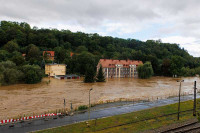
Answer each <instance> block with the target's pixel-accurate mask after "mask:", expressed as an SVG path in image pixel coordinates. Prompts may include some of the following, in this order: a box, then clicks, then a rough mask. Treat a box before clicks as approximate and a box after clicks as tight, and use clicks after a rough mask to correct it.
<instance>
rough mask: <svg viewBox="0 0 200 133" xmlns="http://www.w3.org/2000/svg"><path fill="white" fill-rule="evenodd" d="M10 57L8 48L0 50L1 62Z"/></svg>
mask: <svg viewBox="0 0 200 133" xmlns="http://www.w3.org/2000/svg"><path fill="white" fill-rule="evenodd" d="M9 57H10V53H9V52H8V51H6V50H0V62H1V61H6V60H8V58H9Z"/></svg>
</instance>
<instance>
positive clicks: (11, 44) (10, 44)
mask: <svg viewBox="0 0 200 133" xmlns="http://www.w3.org/2000/svg"><path fill="white" fill-rule="evenodd" d="M4 49H5V50H7V51H8V52H10V53H12V52H14V51H18V50H19V46H18V44H17V43H16V42H15V41H9V42H8V43H6V44H5V45H4Z"/></svg>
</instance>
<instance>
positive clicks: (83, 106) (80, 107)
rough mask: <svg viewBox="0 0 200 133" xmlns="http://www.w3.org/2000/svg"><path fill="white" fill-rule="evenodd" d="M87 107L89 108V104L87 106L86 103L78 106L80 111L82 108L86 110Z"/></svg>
mask: <svg viewBox="0 0 200 133" xmlns="http://www.w3.org/2000/svg"><path fill="white" fill-rule="evenodd" d="M86 109H88V106H86V105H81V106H79V107H78V111H82V110H86Z"/></svg>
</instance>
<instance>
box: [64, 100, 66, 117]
mask: <svg viewBox="0 0 200 133" xmlns="http://www.w3.org/2000/svg"><path fill="white" fill-rule="evenodd" d="M65 105H66V102H65V98H64V115H66V111H65Z"/></svg>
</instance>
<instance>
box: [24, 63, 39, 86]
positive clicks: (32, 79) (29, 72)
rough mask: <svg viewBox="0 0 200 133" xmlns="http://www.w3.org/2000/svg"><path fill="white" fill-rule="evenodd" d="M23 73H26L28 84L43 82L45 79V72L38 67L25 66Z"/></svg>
mask: <svg viewBox="0 0 200 133" xmlns="http://www.w3.org/2000/svg"><path fill="white" fill-rule="evenodd" d="M22 72H24V81H25V83H27V84H34V83H38V82H41V80H42V77H43V72H42V70H41V68H40V67H39V66H37V65H25V66H23V67H22Z"/></svg>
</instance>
